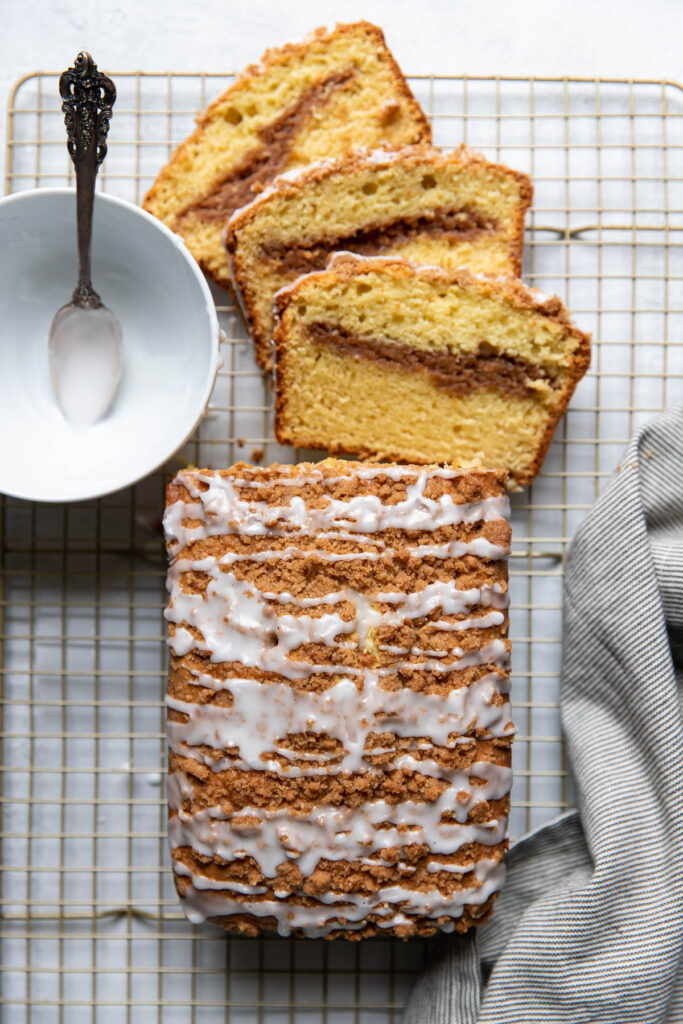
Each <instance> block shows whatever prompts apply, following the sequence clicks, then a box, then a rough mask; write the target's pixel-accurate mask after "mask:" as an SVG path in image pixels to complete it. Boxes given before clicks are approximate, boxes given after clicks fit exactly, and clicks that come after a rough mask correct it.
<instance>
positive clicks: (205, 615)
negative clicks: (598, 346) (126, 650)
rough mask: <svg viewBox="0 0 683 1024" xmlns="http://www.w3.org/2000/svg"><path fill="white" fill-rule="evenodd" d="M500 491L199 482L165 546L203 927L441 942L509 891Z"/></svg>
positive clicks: (300, 473) (182, 808)
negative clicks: (503, 889)
mask: <svg viewBox="0 0 683 1024" xmlns="http://www.w3.org/2000/svg"><path fill="white" fill-rule="evenodd" d="M507 510H508V501H507V495H506V479H505V474H504V473H502V472H495V471H489V470H485V469H460V468H456V467H454V466H453V467H448V468H445V467H435V466H430V467H427V468H424V467H418V466H397V465H379V464H373V465H368V464H365V465H364V464H359V463H351V462H341V461H336V460H328V461H326V462H322V463H319V464H317V465H313V464H302V465H299V466H277V465H275V466H271V467H269V468H256V467H253V466H249V465H246V464H244V463H240V464H238V465H236V466H233V467H232V468H231V469H228V470H225V471H221V472H213V471H210V470H184V471H182V472H180V473H179V474H178V475H177V476H176V478H175V479H174V480H173V482H172V483H171V484H170V486H169V489H168V496H167V507H166V513H165V517H164V526H165V531H166V537H167V542H168V551H169V558H170V570H169V577H168V588H169V591H170V601H169V606H168V610H167V613H166V615H167V619H168V622H169V633H170V639H169V643H170V650H171V653H170V665H169V679H168V698H167V703H168V742H169V747H170V751H169V771H170V777H169V803H170V812H169V813H170V817H169V838H170V845H171V851H172V860H173V869H174V874H175V881H176V886H177V889H178V892H179V894H180V897H181V900H182V904H183V907H184V910H185V913H186V914H187V916H188V918H189V919H190V920H191V921H193V922H200V921H203V920H206V919H211V920H212V921H216V922H218V923H219V924H221V925H223V926H224V927H225V928H227V929H228V930H229V931H232V932H236V933H241V934H244V935H256V934H258V933H259V932H260V931H262V930H277V931H278V932H279V933H280V934H282V935H289V934H294V935H298V936H315V937H320V936H326V937H328V938H334V937H336V936H340V935H343V936H346V937H348V938H362V937H365V936H370V935H374V934H383V935H397V936H402V937H409V936H411V935H431V934H432V933H434V932H435V931H436V930H437V929H442V930H445V931H452V930H456V931H465V930H466V929H467V928H468V927H469V926H470V925H472V924H474V923H477V922H479V921H483V920H484V919H485V918H486V917H487V916H488V914H489V912H490V910H491V907H492V903H493V900H494V898H495V895H496V892H497V890H498V889H499V887H500V885H501V882H502V879H503V872H504V866H503V855H504V851H505V849H506V845H507V815H508V801H509V796H508V794H509V788H510V781H511V780H510V744H511V741H512V732H513V729H512V725H511V722H510V718H509V703H508V696H507V695H508V689H509V681H508V641H507V639H506V636H507V621H508V620H507V605H508V593H507V563H506V556H507V553H508V544H509V537H510V531H509V526H508V523H507V520H506V515H507Z"/></svg>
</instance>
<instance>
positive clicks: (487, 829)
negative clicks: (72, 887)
mask: <svg viewBox="0 0 683 1024" xmlns="http://www.w3.org/2000/svg"><path fill="white" fill-rule="evenodd" d="M473 776H474V777H475V778H479V777H480V776H486V777H487V778H486V781H485V782H484V783H483V784H480V785H476V786H473V785H472V784H471V779H472V777H473ZM441 777H442V778H444V779H445V780H446V781H448V783H449V785H448V787H447V788H445V789H444V791H443V793H442V794H441V796H440V797H439V798H438V799H437V800H434V801H431V802H422V803H417V802H415V801H412V800H404V801H402V802H401V803H398V804H391V803H388V802H387V801H386V800H374V801H369V802H366V803H364V804H362V805H361V806H360V807H330V806H315V807H313V808H312V809H311V810H309V811H295V810H292V811H290V810H288V809H287V808H281V809H278V810H264V809H263V808H259V807H243V808H241V809H240V810H239V811H234V812H231V813H226V812H224V811H222V810H221V808H220V807H209V808H206V809H204V810H201V811H197V812H196V813H194V814H187V813H186V812H185V811H183V810H182V809H180V808H178V803H179V801H180V800H181V799H182V792H183V787H187V786H188V785H191V784H190V783H189V779H188V776H186V775H184V773H182V772H177V773H174V775H173V776H171V778H170V780H169V805H170V806H171V808H172V809H176V810H177V814H176V815H174V816H173V817H171V819H170V820H169V836H170V840H171V845H172V846H173V847H181V846H187V847H190V848H191V849H192V850H194V851H195V852H196V853H198V854H200V855H202V856H205V857H215V856H219V857H223V858H225V860H235V859H239V858H243V857H252V858H253V859H254V860H255V861H256V863H257V864H258V866H259V868H260V870H261V872H262V873H263V875H264V876H265V877H266V878H274V877H275V875H276V873H277V868H278V865H280V864H282V863H283V862H284V861H286V860H295V861H296V864H297V865H298V867H299V868H300V870H301V871H302V872H303V874H304V875H309V874H311V873H312V872H313V870H314V869H315V867H316V865H317V863H318V861H319V860H320V859H321V858H322V859H325V860H332V861H335V860H356V859H358V858H361V857H369V856H372V855H373V854H377V853H378V852H379V851H381V850H387V849H389V848H391V847H403V846H407V845H413V844H416V843H428V844H429V847H430V851H431V853H435V854H449V855H452V854H454V853H456V852H457V851H458V850H459V849H461V848H462V847H463V846H465V845H466V844H468V843H481V844H482V845H483V846H495V845H496V844H498V843H500V842H502V840H503V839H504V838H505V835H506V827H507V821H506V819H505V817H504V816H501V817H500V818H497V819H493V820H491V821H487V822H482V823H473V822H467V816H468V814H469V813H470V811H471V809H472V807H474V806H475V804H477V803H481V802H482V801H483V800H495V799H499V798H500V797H503V796H505V795H506V794H507V793H508V792H509V789H510V781H511V770H510V769H509V768H505V767H504V766H502V765H495V764H491V763H490V762H475V764H474V765H473V766H472V768H471V769H470V771H469V772H468V771H460V770H453V771H450V772H449V771H448V770H446V771H444V770H442V772H441ZM444 814H449V815H452V816H454V817H455V818H456V821H455V822H451V821H445V822H444V821H442V818H443V816H444ZM380 825H383V826H385V827H383V828H378V826H380Z"/></svg>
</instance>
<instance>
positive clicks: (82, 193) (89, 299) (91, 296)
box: [59, 53, 116, 309]
mask: <svg viewBox="0 0 683 1024" xmlns="http://www.w3.org/2000/svg"><path fill="white" fill-rule="evenodd" d="M59 94H60V96H61V97H62V110H63V111H64V123H65V125H66V134H67V138H68V142H67V148H68V150H69V154H70V156H71V159H72V160H73V162H74V167H75V168H76V220H77V224H78V285H77V286H76V290H75V292H74V294H73V301H74V303H75V304H76V305H77V306H82V307H83V308H84V309H96V308H97V307H98V306H101V305H102V302H101V300H100V297H99V295H98V294H97V292H96V291H94V289H93V286H92V283H91V281H90V243H91V238H92V214H93V206H94V202H95V178H96V177H97V171H98V168H99V165H100V164H101V163H102V161H103V160H104V158H105V156H106V155H107V132H108V131H109V119H110V117H111V108H112V107H113V105H114V101H115V100H116V87H115V85H114V83H113V82H112V80H111V78H107V76H106V75H103V74H102V72H101V71H98V70H97V65H96V64H95V62H94V60H93V59H92V57H91V56H90V54H89V53H79V54H78V56H77V57H76V60H75V61H74V66H73V67H72V68H69V69H68V70H67V71H64V72H63V73H62V75H61V76H60V79H59Z"/></svg>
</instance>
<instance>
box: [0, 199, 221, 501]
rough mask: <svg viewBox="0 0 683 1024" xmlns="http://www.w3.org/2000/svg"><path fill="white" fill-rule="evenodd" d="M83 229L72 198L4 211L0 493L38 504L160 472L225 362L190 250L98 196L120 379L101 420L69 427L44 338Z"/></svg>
mask: <svg viewBox="0 0 683 1024" xmlns="http://www.w3.org/2000/svg"><path fill="white" fill-rule="evenodd" d="M75 231H76V228H75V193H74V192H73V191H71V190H67V189H63V190H61V189H60V190H37V191H33V192H24V193H19V194H18V195H15V196H11V197H9V199H6V200H3V201H2V202H0V336H1V337H2V345H0V380H1V381H2V383H3V388H2V393H3V399H2V401H1V402H0V432H1V436H2V437H4V438H5V448H4V451H3V457H2V459H0V491H3V492H5V493H6V494H12V495H15V496H17V497H23V498H31V499H34V500H39V501H41V500H42V501H75V500H78V499H82V498H89V497H94V496H97V495H101V494H105V493H108V492H110V491H115V490H118V489H119V488H121V487H125V486H126V485H127V484H130V483H132V482H134V481H136V480H139V479H140V478H141V477H143V476H145V475H147V474H148V473H150V472H152V471H153V470H154V469H156V468H157V467H158V466H159V465H161V464H162V463H163V462H164V461H165V460H166V459H167V458H169V457H170V456H171V455H172V454H173V453H174V452H175V451H176V450H177V449H178V448H179V447H180V445H181V444H182V443H183V441H184V440H185V439H186V438H187V437H188V435H189V434H190V433H191V432H192V430H193V429H194V427H195V425H196V424H197V421H198V420H199V418H200V417H201V415H202V413H203V411H204V408H205V406H206V402H207V401H208V398H209V396H210V393H211V388H212V386H213V381H214V378H215V373H216V369H217V362H218V322H217V318H216V311H215V307H214V304H213V301H212V299H211V294H210V292H209V289H208V286H207V285H206V282H205V281H204V278H203V277H202V275H201V273H200V271H199V269H198V267H197V266H196V264H195V263H194V261H193V260H192V258H191V256H190V255H189V253H188V252H187V250H186V249H185V247H184V246H183V244H182V243H181V242H180V240H179V239H178V238H176V236H175V235H172V234H171V233H170V232H169V231H167V230H166V229H165V228H164V227H163V226H162V225H160V224H158V223H157V222H156V221H155V220H154V219H153V218H152V217H150V216H149V215H147V214H145V213H144V212H143V211H141V210H138V209H137V208H136V207H134V206H132V205H130V204H129V203H126V202H124V201H123V200H119V199H115V198H113V197H110V196H103V195H98V196H97V198H96V201H95V214H94V225H93V248H92V280H93V285H94V287H95V289H96V290H97V291H98V292H99V294H100V296H101V298H102V301H103V302H104V303H105V305H106V306H108V307H109V308H110V309H111V310H112V311H113V312H114V313H115V314H116V316H117V317H118V319H119V321H120V323H121V329H122V334H123V374H122V379H121V385H120V387H119V391H118V393H117V396H116V398H115V400H114V404H113V405H112V408H111V410H110V411H109V413H108V414H107V416H106V417H105V418H104V419H103V420H102V421H101V422H99V423H97V424H96V425H95V426H94V427H73V426H71V425H69V424H68V423H67V422H66V421H65V420H64V418H63V416H62V414H61V412H60V410H59V407H58V406H57V403H56V401H55V398H54V395H53V392H52V386H51V382H50V374H49V367H48V361H47V338H48V333H49V330H50V324H51V322H52V318H53V316H54V314H55V313H56V312H57V310H58V309H59V307H60V306H62V305H63V304H64V303H66V302H69V301H70V299H71V293H72V291H73V289H74V286H75V284H76V278H77V257H76V234H75Z"/></svg>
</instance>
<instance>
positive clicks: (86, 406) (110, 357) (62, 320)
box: [48, 302, 122, 426]
mask: <svg viewBox="0 0 683 1024" xmlns="http://www.w3.org/2000/svg"><path fill="white" fill-rule="evenodd" d="M121 348H122V341H121V325H120V324H119V322H118V320H117V319H116V317H115V316H114V314H113V313H112V312H111V310H109V309H107V307H106V306H96V307H95V308H94V309H84V308H83V307H82V306H77V305H76V304H75V303H73V302H69V303H68V304H67V305H66V306H62V308H61V309H60V310H58V311H57V313H56V314H55V318H54V320H53V321H52V326H51V327H50V337H49V339H48V350H49V360H50V375H51V377H52V386H53V387H54V389H55V396H56V398H57V403H58V405H59V407H60V409H61V410H62V412H63V413H64V416H65V418H66V419H67V420H68V421H69V422H70V423H73V424H79V425H81V426H92V424H93V423H97V421H98V420H100V419H102V417H103V416H104V414H105V413H106V412H107V410H108V409H109V407H110V405H111V403H112V402H113V400H114V395H115V394H116V389H117V388H118V386H119V381H120V380H121V366H122V359H121Z"/></svg>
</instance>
